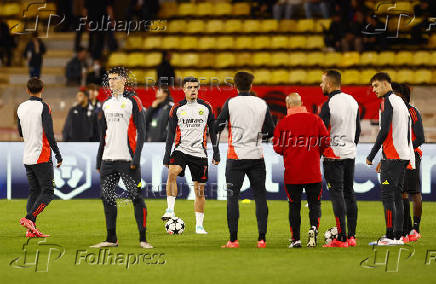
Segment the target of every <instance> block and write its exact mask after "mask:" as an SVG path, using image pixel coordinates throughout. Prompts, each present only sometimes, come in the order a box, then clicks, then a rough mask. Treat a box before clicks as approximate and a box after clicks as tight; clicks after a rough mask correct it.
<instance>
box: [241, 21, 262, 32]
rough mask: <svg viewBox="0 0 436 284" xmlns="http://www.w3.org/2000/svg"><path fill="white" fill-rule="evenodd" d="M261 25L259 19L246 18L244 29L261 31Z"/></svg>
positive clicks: (246, 30) (245, 30)
mask: <svg viewBox="0 0 436 284" xmlns="http://www.w3.org/2000/svg"><path fill="white" fill-rule="evenodd" d="M260 26H261V25H260V21H259V20H245V21H244V24H243V27H242V30H243V32H245V33H255V32H259V30H260V29H261V27H260Z"/></svg>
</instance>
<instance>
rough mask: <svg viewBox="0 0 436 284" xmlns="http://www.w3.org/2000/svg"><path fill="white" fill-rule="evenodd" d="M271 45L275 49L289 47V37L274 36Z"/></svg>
mask: <svg viewBox="0 0 436 284" xmlns="http://www.w3.org/2000/svg"><path fill="white" fill-rule="evenodd" d="M270 46H271V48H273V49H287V48H288V46H289V38H288V37H287V36H273V37H272V40H271V43H270Z"/></svg>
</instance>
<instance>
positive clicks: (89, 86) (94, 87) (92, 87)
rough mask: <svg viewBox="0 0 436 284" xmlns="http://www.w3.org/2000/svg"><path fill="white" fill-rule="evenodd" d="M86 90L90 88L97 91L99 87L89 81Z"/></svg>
mask: <svg viewBox="0 0 436 284" xmlns="http://www.w3.org/2000/svg"><path fill="white" fill-rule="evenodd" d="M87 89H88V91H89V90H92V91H98V90H100V87H99V86H97V84H94V83H91V84H89V85H88V86H87Z"/></svg>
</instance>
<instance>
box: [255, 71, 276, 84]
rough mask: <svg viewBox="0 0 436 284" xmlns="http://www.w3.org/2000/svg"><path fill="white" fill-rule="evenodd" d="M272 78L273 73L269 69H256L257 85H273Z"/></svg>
mask: <svg viewBox="0 0 436 284" xmlns="http://www.w3.org/2000/svg"><path fill="white" fill-rule="evenodd" d="M271 78H272V75H271V71H269V70H268V69H256V71H254V80H255V82H256V84H268V83H271Z"/></svg>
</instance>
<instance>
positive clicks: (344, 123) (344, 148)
mask: <svg viewBox="0 0 436 284" xmlns="http://www.w3.org/2000/svg"><path fill="white" fill-rule="evenodd" d="M319 116H320V117H321V119H322V120H323V121H324V124H325V126H326V127H327V129H328V130H329V131H330V139H331V140H330V147H328V148H326V149H325V151H324V157H325V158H329V159H354V158H355V157H356V145H357V143H359V136H360V117H359V105H358V104H357V102H356V100H355V99H354V98H353V97H352V96H350V95H348V94H346V93H343V92H341V91H340V90H336V91H333V92H332V93H330V94H329V99H328V100H327V101H326V102H325V103H324V105H323V106H322V108H321V112H320V114H319Z"/></svg>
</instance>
